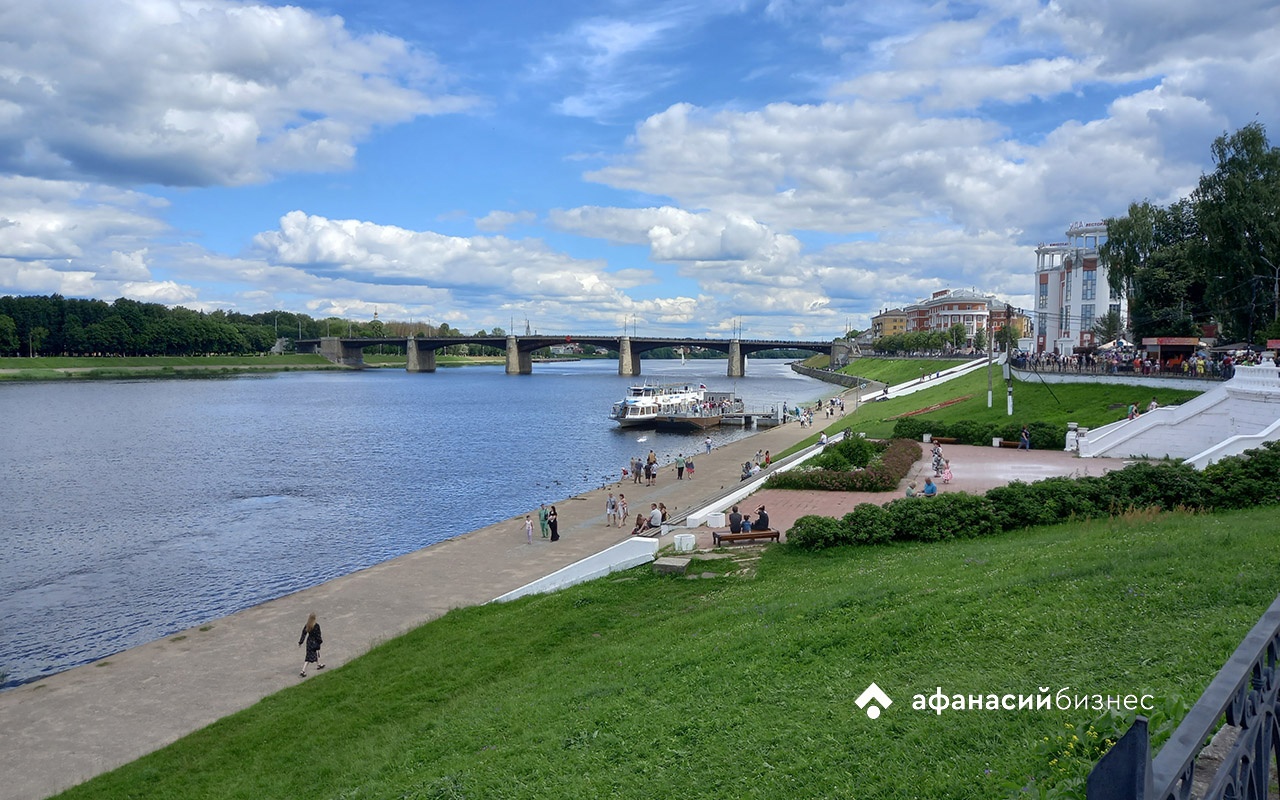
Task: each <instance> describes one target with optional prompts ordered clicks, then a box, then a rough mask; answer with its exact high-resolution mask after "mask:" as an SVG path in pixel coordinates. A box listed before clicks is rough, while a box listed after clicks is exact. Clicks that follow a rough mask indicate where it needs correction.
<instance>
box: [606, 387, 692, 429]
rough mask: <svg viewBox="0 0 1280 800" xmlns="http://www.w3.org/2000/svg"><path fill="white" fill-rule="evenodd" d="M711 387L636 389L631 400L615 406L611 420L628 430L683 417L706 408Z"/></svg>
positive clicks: (620, 401)
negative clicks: (658, 420)
mask: <svg viewBox="0 0 1280 800" xmlns="http://www.w3.org/2000/svg"><path fill="white" fill-rule="evenodd" d="M706 394H707V387H706V386H704V385H701V384H697V385H695V384H689V383H668V384H652V383H645V384H641V385H639V386H632V387H631V388H630V389H628V390H627V396H626V397H624V398H623V399H621V400H619V401H618V402H616V403H614V404H613V409H612V410H610V411H609V419H611V420H613V421H614V422H616V423H618V424H619V425H621V426H622V427H624V428H635V427H640V426H642V425H652V424H653V423H654V421H655V420H656V419H657V418H658V417H660V416H671V415H674V414H681V413H684V412H688V411H690V410H692V409H695V408H697V407H698V406H700V405H702V403H703V401H704V399H705V398H706Z"/></svg>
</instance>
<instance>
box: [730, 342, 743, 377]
mask: <svg viewBox="0 0 1280 800" xmlns="http://www.w3.org/2000/svg"><path fill="white" fill-rule="evenodd" d="M746 374H747V359H746V358H745V357H744V356H743V355H742V342H740V341H738V340H737V339H734V340H733V341H731V342H729V377H730V378H741V377H743V376H745V375H746Z"/></svg>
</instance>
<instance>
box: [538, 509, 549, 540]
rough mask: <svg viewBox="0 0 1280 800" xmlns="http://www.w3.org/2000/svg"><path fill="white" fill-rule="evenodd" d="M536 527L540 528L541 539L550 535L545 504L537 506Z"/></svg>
mask: <svg viewBox="0 0 1280 800" xmlns="http://www.w3.org/2000/svg"><path fill="white" fill-rule="evenodd" d="M538 526H539V527H541V528H542V538H543V539H545V538H547V537H548V536H550V535H551V527H550V526H549V525H548V524H547V504H546V503H539V504H538Z"/></svg>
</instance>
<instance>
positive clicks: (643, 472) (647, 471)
mask: <svg viewBox="0 0 1280 800" xmlns="http://www.w3.org/2000/svg"><path fill="white" fill-rule="evenodd" d="M628 467H629V468H630V472H631V482H632V483H640V482H641V481H644V485H645V486H653V485H654V484H655V483H657V482H658V454H657V453H655V452H653V451H652V450H650V451H649V455H647V456H644V457H639V456H637V457H636V458H633V459H631V463H630V464H629V465H628ZM626 476H627V468H626V467H624V468H623V470H622V477H623V478H624V479H625V478H626Z"/></svg>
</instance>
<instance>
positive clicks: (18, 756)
mask: <svg viewBox="0 0 1280 800" xmlns="http://www.w3.org/2000/svg"><path fill="white" fill-rule="evenodd" d="M833 388H838V387H833ZM817 430H818V429H817V428H804V429H801V428H800V427H799V425H798V424H796V423H788V424H786V425H782V426H778V427H776V428H769V429H765V430H757V431H756V432H755V433H753V434H752V435H750V436H747V437H744V438H742V439H739V440H737V441H734V442H731V443H729V444H726V445H722V446H720V447H718V448H716V449H715V450H713V451H712V453H711V454H706V453H704V452H701V451H699V452H698V453H697V456H698V457H697V459H696V463H697V469H696V478H695V479H693V480H684V481H677V480H676V476H675V469H674V466H673V465H671V464H664V465H663V466H662V467H661V469H660V477H659V480H658V483H657V485H656V486H653V487H645V486H643V485H641V484H636V483H632V482H630V481H627V482H621V483H617V482H615V483H611V484H608V485H606V486H604V487H600V488H598V489H593V490H590V491H588V492H585V493H582V494H579V495H575V496H572V497H569V498H566V499H564V500H560V501H557V502H556V503H555V505H557V507H558V508H557V510H558V511H559V513H560V517H561V520H562V523H561V533H562V537H563V538H562V540H561V541H559V542H556V543H550V542H548V541H546V540H543V539H541V537H540V536H539V535H538V534H537V533H536V532H535V536H534V543H533V544H532V545H529V544H528V543H527V541H526V539H525V535H524V515H523V514H518V515H516V516H514V517H511V518H508V519H505V520H500V521H499V522H496V523H494V524H492V525H488V526H485V527H483V528H479V529H476V530H473V531H469V532H467V533H463V534H460V535H458V536H455V537H453V538H451V539H448V540H445V541H442V542H438V543H436V544H433V545H429V546H427V547H425V548H422V549H420V550H416V551H413V552H411V553H407V554H405V555H402V556H399V557H396V558H393V559H390V560H388V561H384V562H382V563H379V564H376V565H373V566H371V567H367V568H365V569H363V570H360V571H358V572H354V573H351V574H349V575H345V576H342V577H339V578H335V579H333V580H331V581H328V582H326V583H323V584H320V585H318V586H314V587H310V588H308V589H303V590H301V591H298V592H294V593H293V594H290V595H286V596H284V597H280V598H276V599H274V600H270V601H267V602H265V603H261V604H259V605H257V606H253V607H251V608H248V609H245V610H243V611H239V612H236V613H234V614H231V615H229V616H226V617H222V618H219V619H217V620H214V621H213V622H210V623H207V624H204V625H200V626H198V627H195V628H191V629H188V630H185V631H180V632H178V633H175V634H172V635H170V636H167V637H165V638H163V639H158V640H155V641H152V642H148V643H147V644H143V645H139V646H137V647H133V648H130V649H128V650H124V651H121V652H119V653H116V654H114V655H111V656H108V657H106V658H103V659H100V660H98V661H95V662H92V663H90V664H86V665H83V666H79V667H74V668H72V669H69V670H66V671H64V672H60V673H58V674H56V675H52V676H49V677H46V678H42V679H39V680H37V681H34V682H31V683H26V684H22V685H20V686H16V687H13V688H10V689H7V690H5V691H3V692H0V731H3V732H4V735H5V739H6V756H7V757H6V759H5V762H4V765H3V766H0V781H2V782H3V785H4V786H5V787H6V790H7V791H12V792H13V794H12V795H11V796H12V797H14V798H43V797H46V796H48V795H50V794H53V793H56V792H58V791H61V790H63V789H67V788H69V787H71V786H73V785H75V784H77V783H80V782H83V781H85V780H87V779H89V778H91V777H93V776H94V775H97V774H100V773H102V772H106V771H108V770H110V769H113V768H115V767H117V766H120V765H122V764H125V763H128V762H129V761H132V760H134V759H136V758H139V757H141V756H143V755H145V754H146V753H149V752H152V751H153V750H156V749H158V748H160V747H163V746H164V745H166V744H169V743H170V742H173V741H175V740H177V739H178V738H181V737H182V736H184V735H186V734H188V733H191V732H193V731H195V730H198V729H199V728H201V727H204V726H205V725H208V724H210V723H212V722H215V721H216V720H218V719H220V718H222V717H225V716H227V715H229V714H232V713H234V712H236V711H239V710H241V709H243V708H246V707H248V706H249V705H252V704H253V703H255V702H257V701H258V700H260V699H261V698H263V697H265V696H267V695H269V694H272V693H274V692H277V691H279V690H281V689H284V688H288V687H289V686H292V685H294V684H296V683H299V682H301V681H302V679H301V678H299V677H298V674H297V672H298V667H299V665H300V664H301V651H300V650H298V648H297V647H296V646H295V645H296V641H297V639H296V636H297V633H296V630H295V629H300V628H301V625H302V621H303V620H305V619H306V616H307V613H308V612H309V611H312V610H314V611H316V612H317V613H318V615H319V617H320V620H321V623H322V624H323V626H324V629H325V634H326V636H325V638H326V645H325V649H324V655H325V661H326V662H327V663H328V664H329V666H330V667H331V668H335V669H336V668H338V667H340V666H341V665H342V664H343V663H345V662H347V661H350V660H352V659H354V658H357V657H359V656H360V655H362V654H363V653H365V652H367V651H368V650H369V649H371V648H372V647H374V646H376V645H377V644H379V643H381V642H383V641H385V640H387V639H390V638H392V637H395V636H398V635H401V634H403V633H405V632H407V631H409V630H412V629H413V628H416V627H418V626H420V625H422V624H425V623H426V622H430V621H431V620H434V619H436V618H438V617H440V616H443V615H444V614H445V613H447V612H448V611H450V610H452V609H454V608H459V607H463V606H471V605H480V604H483V603H487V602H489V601H491V600H493V599H494V598H496V597H498V596H500V595H502V594H504V593H506V592H508V591H511V590H514V589H517V588H519V587H521V586H523V585H525V584H527V583H530V582H532V581H534V580H536V579H538V578H541V577H544V576H545V575H549V574H551V573H552V572H554V571H556V570H557V569H560V568H562V567H564V566H567V565H569V564H571V563H573V562H575V561H578V560H580V559H582V558H585V557H587V556H589V555H593V554H595V553H597V552H599V551H601V550H604V549H605V548H607V547H609V546H611V545H613V544H616V543H617V542H618V541H622V540H624V539H626V538H628V537H629V533H630V525H629V524H624V526H623V527H613V528H611V527H606V526H605V525H604V499H605V496H606V494H607V493H608V492H609V491H614V492H621V493H623V494H626V495H628V499H629V501H630V514H629V516H631V518H632V519H634V516H635V514H636V513H640V512H644V511H647V510H648V508H649V504H650V503H651V502H653V503H656V502H662V503H665V504H666V505H667V506H668V508H669V509H670V511H671V513H672V516H673V518H677V519H678V518H682V517H683V515H684V514H685V513H687V512H688V511H689V510H690V509H692V508H695V507H698V506H700V505H706V504H707V503H709V502H711V501H713V500H714V499H716V497H718V496H719V495H720V494H722V493H723V491H724V490H725V489H726V488H732V487H733V486H735V485H736V484H738V482H739V476H740V466H741V464H742V462H743V461H744V460H746V459H747V458H750V457H751V455H753V454H754V453H755V451H756V450H758V449H765V450H771V451H772V452H779V453H780V452H782V451H783V450H785V449H786V448H787V447H790V446H791V445H793V444H795V443H797V442H799V441H801V440H803V439H805V438H807V437H809V436H811V435H813V434H814V433H816V431H817ZM548 505H550V504H548ZM529 513H532V514H533V515H534V519H535V531H536V513H537V509H530V510H529ZM311 679H312V680H314V678H311Z"/></svg>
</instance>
